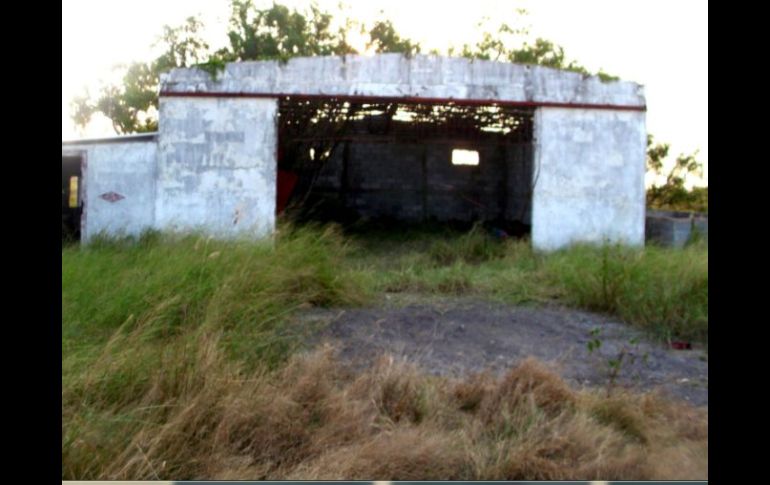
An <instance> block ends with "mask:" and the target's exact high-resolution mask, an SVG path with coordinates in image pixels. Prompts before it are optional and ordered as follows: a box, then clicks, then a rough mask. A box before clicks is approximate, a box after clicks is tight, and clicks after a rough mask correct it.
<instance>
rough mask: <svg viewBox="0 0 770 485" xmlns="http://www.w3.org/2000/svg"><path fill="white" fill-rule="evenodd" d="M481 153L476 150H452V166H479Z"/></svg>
mask: <svg viewBox="0 0 770 485" xmlns="http://www.w3.org/2000/svg"><path fill="white" fill-rule="evenodd" d="M478 164H479V152H477V151H476V150H460V149H455V150H452V165H478Z"/></svg>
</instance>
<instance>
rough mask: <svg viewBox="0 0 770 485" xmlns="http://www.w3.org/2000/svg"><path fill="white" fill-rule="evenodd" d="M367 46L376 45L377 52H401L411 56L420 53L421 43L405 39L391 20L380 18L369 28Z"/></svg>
mask: <svg viewBox="0 0 770 485" xmlns="http://www.w3.org/2000/svg"><path fill="white" fill-rule="evenodd" d="M369 39H370V40H369V42H368V43H367V44H366V47H367V48H371V47H374V51H375V52H377V53H386V52H400V53H403V54H404V55H406V56H407V57H411V56H413V55H414V54H419V53H420V44H418V43H415V42H412V41H411V40H409V39H404V38H402V37H401V36H400V35H398V33H397V32H396V29H395V27H394V26H393V23H392V22H391V21H390V20H379V21H377V22H375V24H374V26H373V27H372V28H371V30H369Z"/></svg>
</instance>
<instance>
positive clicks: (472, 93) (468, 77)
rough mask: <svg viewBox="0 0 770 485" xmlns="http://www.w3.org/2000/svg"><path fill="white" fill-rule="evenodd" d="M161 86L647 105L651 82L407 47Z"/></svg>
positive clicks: (182, 74)
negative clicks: (413, 51)
mask: <svg viewBox="0 0 770 485" xmlns="http://www.w3.org/2000/svg"><path fill="white" fill-rule="evenodd" d="M161 92H175V93H192V92H225V93H262V94H265V93H274V94H283V93H286V94H292V93H294V94H319V95H360V96H413V97H425V98H455V99H478V100H499V101H520V102H522V101H523V102H548V103H577V104H583V103H591V104H606V105H624V106H644V104H645V99H644V88H643V87H642V86H641V85H639V84H637V83H633V82H628V81H612V82H602V81H601V80H600V79H599V78H598V77H596V76H583V75H582V74H578V73H575V72H568V71H562V70H558V69H552V68H548V67H542V66H531V65H520V64H511V63H507V62H494V61H482V60H471V59H465V58H461V57H440V56H429V55H416V56H414V57H413V58H411V59H408V58H406V57H404V56H403V55H401V54H379V55H376V56H360V55H348V56H344V57H342V56H329V57H299V58H294V59H291V60H289V61H288V62H287V63H285V64H281V63H280V62H278V61H252V62H238V63H231V64H227V66H226V68H225V70H224V72H222V73H220V74H219V76H218V78H217V79H216V80H214V79H212V77H211V75H209V73H207V72H205V71H203V70H200V69H174V70H173V71H171V72H170V73H168V74H164V75H162V76H161Z"/></svg>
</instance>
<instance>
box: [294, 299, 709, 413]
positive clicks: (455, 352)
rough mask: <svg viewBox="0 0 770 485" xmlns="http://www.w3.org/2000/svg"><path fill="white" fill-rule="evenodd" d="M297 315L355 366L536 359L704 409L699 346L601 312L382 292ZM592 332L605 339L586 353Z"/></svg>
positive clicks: (456, 372) (314, 340) (484, 365)
mask: <svg viewBox="0 0 770 485" xmlns="http://www.w3.org/2000/svg"><path fill="white" fill-rule="evenodd" d="M299 319H300V320H301V321H303V322H305V323H308V322H311V323H315V324H317V325H318V326H317V328H318V330H317V331H316V332H314V333H313V335H312V337H311V338H310V344H311V345H316V344H319V343H321V342H328V343H330V344H332V345H334V346H335V347H337V348H338V349H339V352H340V357H341V358H342V360H344V361H348V362H350V363H351V364H352V365H354V366H356V367H364V366H368V365H370V364H371V363H372V362H373V361H374V359H376V358H377V357H379V356H380V355H382V354H384V353H387V354H391V355H395V356H399V357H403V358H405V359H407V360H409V361H412V362H415V363H417V364H418V365H419V366H420V367H422V368H423V369H424V370H425V371H427V372H429V373H432V374H436V375H448V376H457V377H459V376H464V375H467V374H469V373H474V372H482V371H484V370H490V371H491V372H493V373H494V374H499V373H501V372H502V371H504V370H505V369H508V368H510V367H512V366H515V365H516V364H517V363H519V362H521V361H522V360H523V359H525V358H526V357H530V356H532V357H536V358H537V359H539V360H541V361H543V362H546V363H548V364H549V365H550V366H552V367H553V368H554V370H556V371H557V372H558V373H559V374H560V375H562V376H563V377H564V378H565V379H566V380H567V381H568V382H570V383H571V384H573V385H574V386H576V387H603V388H605V387H607V386H608V385H610V384H611V383H612V385H614V386H618V387H624V388H629V389H635V390H641V391H660V392H662V393H663V394H665V395H668V396H671V397H673V398H677V399H682V400H685V401H687V402H690V403H691V404H694V405H696V406H706V407H707V406H708V355H707V353H706V352H705V351H704V350H703V349H700V348H698V347H697V346H695V347H694V348H693V349H691V350H674V349H672V348H670V347H669V346H667V345H665V344H664V343H660V342H654V341H652V340H650V339H649V338H647V337H645V335H644V334H643V333H641V332H640V331H638V330H636V329H634V328H633V327H631V326H629V325H627V324H624V323H622V322H619V321H618V320H617V319H613V318H611V317H607V316H604V315H597V314H593V313H589V312H584V311H580V310H574V309H567V308H562V307H556V306H549V307H526V306H512V305H506V304H501V303H495V302H490V301H485V300H481V299H478V298H470V297H453V298H437V297H431V298H425V297H421V296H420V297H418V296H410V295H403V294H399V295H386V296H385V298H384V301H382V302H381V303H380V304H378V305H376V306H375V307H369V308H356V309H325V310H322V309H313V310H309V311H306V312H304V313H302V314H300V316H299ZM594 339H598V340H599V341H601V345H600V346H599V347H598V348H597V349H595V350H593V352H589V342H590V341H592V340H594ZM621 356H622V357H621ZM618 359H621V363H620V365H619V368H618V367H617V366H616V367H615V370H613V366H612V364H611V362H612V361H613V360H618ZM613 373H615V377H612V375H613Z"/></svg>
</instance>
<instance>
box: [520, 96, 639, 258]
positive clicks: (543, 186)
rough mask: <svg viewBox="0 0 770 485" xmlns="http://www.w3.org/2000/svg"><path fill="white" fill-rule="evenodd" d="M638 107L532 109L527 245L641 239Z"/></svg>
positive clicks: (548, 246) (634, 241)
mask: <svg viewBox="0 0 770 485" xmlns="http://www.w3.org/2000/svg"><path fill="white" fill-rule="evenodd" d="M646 137H647V134H646V130H645V118H644V113H643V112H637V111H608V110H587V109H564V108H539V109H538V110H537V112H536V114H535V140H536V142H535V147H536V148H535V169H534V171H535V190H534V196H533V209H532V243H533V245H534V246H535V247H536V248H538V249H545V250H550V249H557V248H560V247H563V246H566V245H569V244H571V243H576V242H591V243H601V242H603V241H605V240H609V241H611V242H624V243H627V244H632V245H643V244H644V222H645V221H644V218H645V214H644V213H645V193H644V172H645V147H646Z"/></svg>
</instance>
